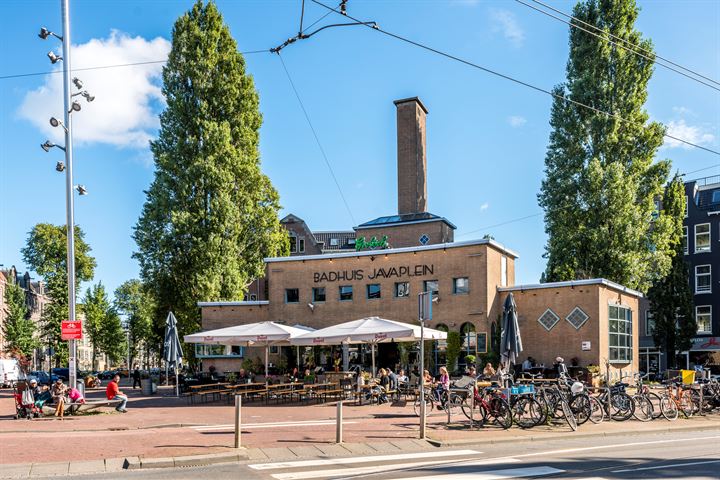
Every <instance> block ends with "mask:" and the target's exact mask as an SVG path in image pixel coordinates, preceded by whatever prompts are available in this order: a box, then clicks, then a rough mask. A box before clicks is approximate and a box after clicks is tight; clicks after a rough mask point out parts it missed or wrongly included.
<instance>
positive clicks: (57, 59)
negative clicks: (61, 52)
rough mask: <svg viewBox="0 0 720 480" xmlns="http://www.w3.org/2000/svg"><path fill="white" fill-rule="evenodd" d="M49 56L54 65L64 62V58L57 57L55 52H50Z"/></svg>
mask: <svg viewBox="0 0 720 480" xmlns="http://www.w3.org/2000/svg"><path fill="white" fill-rule="evenodd" d="M47 56H48V58H49V59H50V63H52V64H53V65H54V64H56V63H57V62H59V61H60V60H62V57H58V56H57V55H55V52H48V54H47Z"/></svg>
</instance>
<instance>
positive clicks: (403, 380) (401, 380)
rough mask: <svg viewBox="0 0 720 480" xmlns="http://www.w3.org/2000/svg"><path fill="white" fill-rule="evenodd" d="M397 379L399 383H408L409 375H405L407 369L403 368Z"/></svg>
mask: <svg viewBox="0 0 720 480" xmlns="http://www.w3.org/2000/svg"><path fill="white" fill-rule="evenodd" d="M397 381H398V385H403V384H407V383H408V381H409V380H408V377H407V375H405V370H403V369H402V368H401V369H400V371H399V372H398V374H397Z"/></svg>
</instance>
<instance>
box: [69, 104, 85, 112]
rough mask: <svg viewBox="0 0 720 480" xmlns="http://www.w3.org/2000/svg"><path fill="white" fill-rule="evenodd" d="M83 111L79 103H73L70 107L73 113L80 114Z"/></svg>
mask: <svg viewBox="0 0 720 480" xmlns="http://www.w3.org/2000/svg"><path fill="white" fill-rule="evenodd" d="M81 109H82V107H81V106H80V104H79V103H78V102H73V103H72V106H71V107H70V111H71V112H79V111H80V110H81Z"/></svg>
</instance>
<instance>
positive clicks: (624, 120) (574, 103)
mask: <svg viewBox="0 0 720 480" xmlns="http://www.w3.org/2000/svg"><path fill="white" fill-rule="evenodd" d="M312 2H313V3H316V4H318V5H320V6H322V7H325V8H327V9H328V10H332V11H334V12H335V13H337V14H338V15H343V16H346V17H347V18H350V19H351V20H355V21H356V22H360V21H359V20H358V19H356V18H354V17H351V16H350V15H348V14H342V13H340V12H338V11H337V10H335V9H334V8H332V7H329V6H327V5H325V4H324V3H322V2H320V1H318V0H312ZM360 23H362V22H360ZM365 26H366V27H368V28H372V29H373V30H375V31H378V32H380V33H382V34H385V35H387V36H389V37H392V38H395V39H397V40H400V41H402V42H405V43H408V44H410V45H414V46H416V47H419V48H422V49H423V50H427V51H429V52H432V53H435V54H438V55H440V56H442V57H445V58H449V59H450V60H455V61H456V62H459V63H462V64H465V65H467V66H469V67H473V68H476V69H478V70H482V71H483V72H486V73H489V74H491V75H495V76H496V77H500V78H503V79H505V80H509V81H511V82H514V83H517V84H518V85H522V86H524V87H527V88H530V89H532V90H535V91H538V92H541V93H545V94H547V95H550V96H551V97H553V98H557V99H558V100H563V101H565V102H569V103H571V104H573V105H577V106H579V107H582V108H585V109H587V110H591V111H593V112H595V113H599V114H602V115H605V116H607V117H610V118H614V119H616V120H619V121H621V122H623V123H627V124H630V125H636V126H639V127H641V128H643V129H647V126H646V125H644V124H642V123H637V122H634V121H632V120H626V119H625V118H623V117H621V116H620V115H617V114H614V113H610V112H606V111H604V110H601V109H599V108H595V107H592V106H590V105H586V104H584V103H582V102H578V101H577V100H573V99H571V98H568V97H566V96H564V95H558V94H556V93H553V92H552V91H550V90H546V89H545V88H542V87H538V86H537V85H533V84H531V83H528V82H525V81H523V80H519V79H517V78H514V77H511V76H510V75H506V74H504V73H501V72H498V71H496V70H492V69H490V68H487V67H483V66H482V65H478V64H477V63H473V62H471V61H469V60H465V59H463V58H460V57H457V56H455V55H452V54H450V53H446V52H443V51H441V50H438V49H436V48H433V47H430V46H428V45H425V44H422V43H420V42H416V41H414V40H410V39H409V38H406V37H403V36H401V35H398V34H395V33H392V32H389V31H387V30H384V29H382V28H380V27H379V26H377V25H375V26H369V25H365ZM664 136H665V137H666V138H670V139H673V140H675V141H678V142H680V143H683V144H685V145H689V146H691V147H695V148H698V149H700V150H705V151H706V152H708V153H712V154H714V155H718V156H720V152H719V151H717V150H713V149H711V148H707V147H703V146H702V145H698V144H696V143H692V142H690V141H688V140H685V139H682V138H679V137H675V136H674V135H670V134H668V133H665V134H664Z"/></svg>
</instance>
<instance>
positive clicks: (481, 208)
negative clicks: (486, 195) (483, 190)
mask: <svg viewBox="0 0 720 480" xmlns="http://www.w3.org/2000/svg"><path fill="white" fill-rule="evenodd" d="M488 208H490V204H489V203H488V202H485V203H483V204H482V205H480V211H481V212H484V211H485V210H487V209H488Z"/></svg>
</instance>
